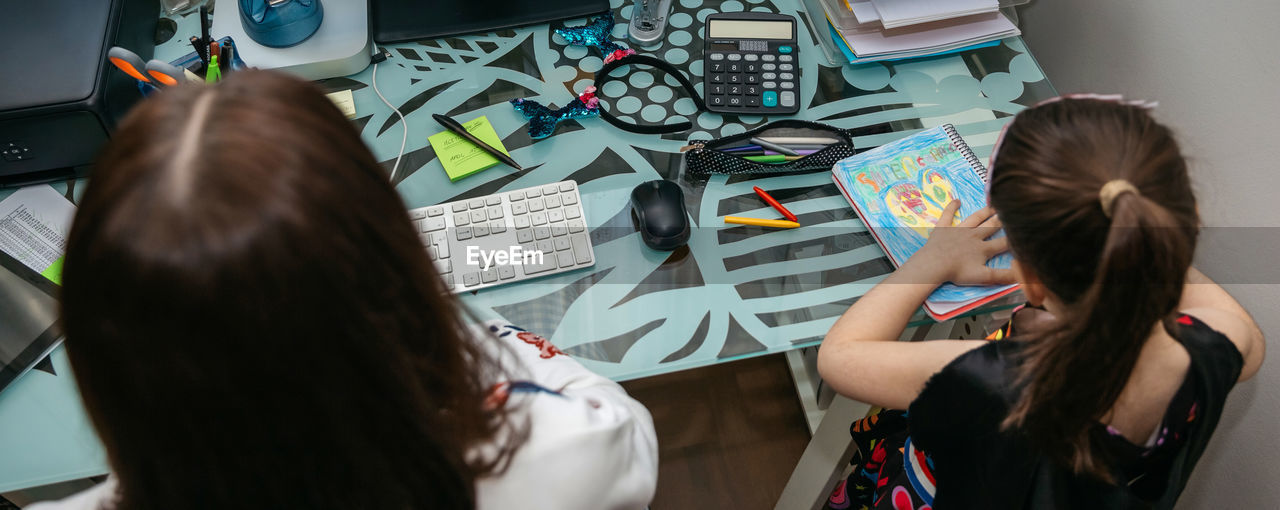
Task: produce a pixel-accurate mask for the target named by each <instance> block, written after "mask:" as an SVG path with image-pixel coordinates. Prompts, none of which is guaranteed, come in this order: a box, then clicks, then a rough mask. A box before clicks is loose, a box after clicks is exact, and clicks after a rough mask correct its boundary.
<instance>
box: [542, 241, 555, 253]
mask: <svg viewBox="0 0 1280 510" xmlns="http://www.w3.org/2000/svg"><path fill="white" fill-rule="evenodd" d="M538 251H540V252H542V253H543V254H546V255H550V254H551V252H553V251H556V243H554V242H552V241H551V240H550V239H543V240H541V241H538Z"/></svg>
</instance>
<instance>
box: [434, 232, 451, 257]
mask: <svg viewBox="0 0 1280 510" xmlns="http://www.w3.org/2000/svg"><path fill="white" fill-rule="evenodd" d="M431 244H434V245H436V246H448V245H449V236H448V235H447V234H445V233H444V232H432V233H431ZM445 256H446V257H448V255H445Z"/></svg>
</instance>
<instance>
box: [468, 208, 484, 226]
mask: <svg viewBox="0 0 1280 510" xmlns="http://www.w3.org/2000/svg"><path fill="white" fill-rule="evenodd" d="M486 219H487V218H485V217H484V209H477V210H474V211H471V223H480V222H482V221H484V220H486Z"/></svg>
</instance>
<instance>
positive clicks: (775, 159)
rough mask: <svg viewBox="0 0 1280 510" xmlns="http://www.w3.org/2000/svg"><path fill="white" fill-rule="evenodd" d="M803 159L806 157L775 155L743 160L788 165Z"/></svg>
mask: <svg viewBox="0 0 1280 510" xmlns="http://www.w3.org/2000/svg"><path fill="white" fill-rule="evenodd" d="M802 157H804V156H784V155H782V154H774V155H766V156H746V157H744V158H742V159H745V160H747V161H754V162H756V163H786V162H788V161H795V160H797V159H800V158H802Z"/></svg>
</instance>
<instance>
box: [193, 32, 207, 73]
mask: <svg viewBox="0 0 1280 510" xmlns="http://www.w3.org/2000/svg"><path fill="white" fill-rule="evenodd" d="M191 47H192V48H195V49H196V56H197V57H200V72H199V73H196V74H200V75H203V74H204V68H206V67H208V66H209V55H207V53H208V52H209V45H207V44H200V38H199V37H196V36H194V35H193V36H191Z"/></svg>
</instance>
